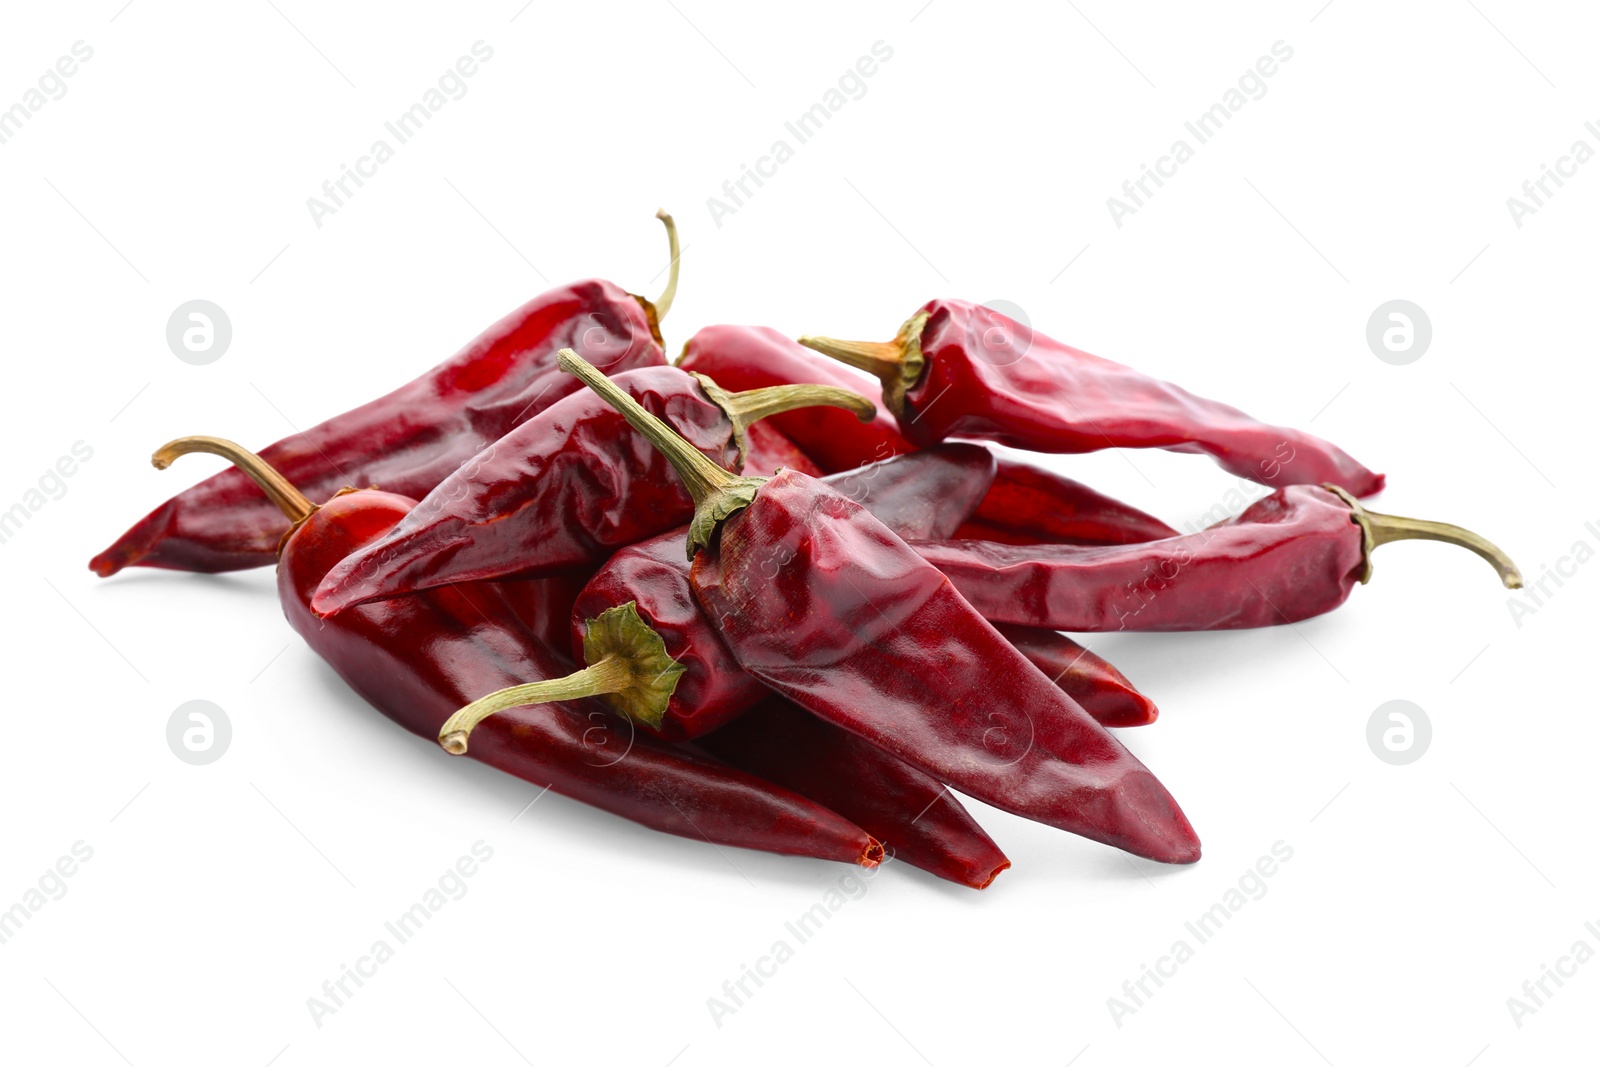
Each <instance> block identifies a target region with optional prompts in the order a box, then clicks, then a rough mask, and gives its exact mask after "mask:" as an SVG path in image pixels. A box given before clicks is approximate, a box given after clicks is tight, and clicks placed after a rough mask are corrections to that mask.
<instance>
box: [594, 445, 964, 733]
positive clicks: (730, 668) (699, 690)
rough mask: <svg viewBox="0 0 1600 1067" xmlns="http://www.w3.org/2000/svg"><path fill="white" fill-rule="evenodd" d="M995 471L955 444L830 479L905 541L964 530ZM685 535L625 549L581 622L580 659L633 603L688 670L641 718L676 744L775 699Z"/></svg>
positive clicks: (597, 579)
mask: <svg viewBox="0 0 1600 1067" xmlns="http://www.w3.org/2000/svg"><path fill="white" fill-rule="evenodd" d="M635 436H636V435H635ZM641 440H642V439H641ZM993 471H994V459H993V457H992V456H991V455H990V453H989V451H988V450H987V449H984V448H981V447H979V446H978V445H967V444H951V445H942V446H940V447H938V448H930V449H927V450H925V451H922V452H914V453H912V454H911V455H908V456H897V457H895V458H893V459H888V460H884V461H883V462H882V463H880V464H873V465H871V466H867V467H861V468H858V469H857V470H854V471H846V472H845V473H843V474H834V475H830V476H829V477H828V478H826V479H824V481H825V482H826V483H827V484H829V485H831V486H833V487H834V488H835V489H837V490H838V491H840V492H842V493H844V494H845V495H847V496H849V497H850V498H851V499H852V500H855V501H857V502H859V503H860V504H861V505H862V506H863V507H865V508H866V509H867V510H869V511H871V512H872V514H873V515H875V516H877V518H878V520H879V521H880V522H882V523H883V524H884V525H886V526H888V527H889V528H890V529H892V530H894V531H895V532H896V533H897V534H898V535H899V536H901V537H904V538H914V537H938V536H939V532H940V531H944V532H949V531H951V530H954V529H955V527H956V526H957V524H959V523H960V521H961V519H962V518H963V517H964V516H965V515H966V514H967V513H968V512H970V511H971V510H972V508H973V506H974V505H975V504H976V503H977V500H978V498H979V497H980V496H982V495H983V491H984V489H985V487H986V486H987V485H988V483H989V479H990V477H992V475H993ZM685 532H686V531H685V530H683V529H681V528H680V529H677V530H671V531H669V532H667V533H664V534H660V535H658V536H656V537H652V538H650V539H648V540H645V541H641V542H639V543H638V544H636V545H630V546H629V547H627V548H624V549H622V550H621V551H619V552H617V554H616V555H614V556H612V557H611V559H609V560H608V561H607V562H606V564H605V565H604V566H603V567H601V568H600V570H599V571H598V572H596V574H595V576H594V577H593V578H592V579H591V580H590V582H589V584H588V585H587V586H585V587H584V589H583V592H581V593H580V594H579V595H578V597H577V600H576V601H575V602H574V604H573V610H572V615H571V640H572V646H573V648H574V650H575V653H574V654H575V655H577V656H578V657H579V658H580V659H585V660H587V656H586V655H585V653H584V645H585V642H586V640H587V637H588V632H589V629H590V627H591V626H592V625H593V623H594V620H595V619H597V618H599V617H601V616H603V615H604V614H605V612H607V611H608V610H610V609H613V608H617V607H620V606H621V605H623V604H630V603H631V604H633V605H634V610H635V611H636V612H637V613H638V615H639V618H640V619H641V620H642V621H643V623H644V625H645V626H647V627H648V628H649V629H650V630H652V631H654V632H655V633H656V634H657V635H658V636H659V638H660V640H661V642H662V644H663V646H664V647H665V648H666V652H667V655H668V656H669V657H671V659H672V662H674V663H677V664H679V665H681V666H682V667H683V671H682V674H681V676H680V677H679V678H678V680H677V688H676V689H675V690H674V691H673V693H672V694H671V697H670V699H669V701H668V702H667V704H666V707H665V709H664V710H662V711H661V712H660V714H659V715H658V714H656V713H655V712H654V711H653V710H652V711H651V712H650V713H649V715H648V717H644V718H641V719H640V720H639V721H640V724H641V725H642V726H643V727H644V728H645V729H646V730H648V731H650V732H652V733H656V734H659V735H660V736H663V737H668V738H672V739H681V738H694V737H699V736H701V735H703V734H706V733H709V732H710V731H712V730H715V729H717V728H718V727H720V726H721V725H722V724H723V723H726V722H728V721H730V720H731V719H734V718H736V717H738V716H739V715H741V714H743V713H744V712H745V711H747V710H748V709H750V708H752V707H754V706H755V705H756V704H758V703H760V702H761V701H762V700H763V699H765V698H766V697H767V696H768V695H769V690H768V689H767V687H766V686H765V685H763V684H762V683H761V681H760V680H759V679H757V678H755V677H753V676H751V675H749V674H747V673H745V671H744V669H743V668H741V667H740V666H739V663H738V661H737V660H736V659H734V658H733V655H732V653H730V652H729V651H728V648H727V646H725V645H724V644H723V643H722V638H720V637H719V636H717V631H716V628H715V627H714V626H713V625H712V623H711V620H709V619H707V618H706V616H705V613H704V612H702V611H701V610H700V604H699V602H698V601H697V600H696V599H695V596H694V589H693V587H692V586H691V585H690V584H689V561H688V560H687V559H686V558H685V557H684V554H683V538H684V535H685ZM773 576H774V577H776V568H774V575H773ZM623 710H628V709H623Z"/></svg>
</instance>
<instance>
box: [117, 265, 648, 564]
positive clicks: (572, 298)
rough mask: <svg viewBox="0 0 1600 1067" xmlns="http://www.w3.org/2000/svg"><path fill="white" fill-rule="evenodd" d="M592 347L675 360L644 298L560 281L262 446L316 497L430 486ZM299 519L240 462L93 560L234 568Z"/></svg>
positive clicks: (550, 395)
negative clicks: (387, 381) (414, 373)
mask: <svg viewBox="0 0 1600 1067" xmlns="http://www.w3.org/2000/svg"><path fill="white" fill-rule="evenodd" d="M562 348H573V349H576V350H578V351H579V352H585V353H588V355H587V356H586V357H585V358H588V359H590V360H591V362H593V363H594V364H595V365H596V366H604V367H605V368H606V370H607V371H608V372H610V373H616V372H619V371H624V370H630V369H633V368H636V367H649V366H658V365H661V364H664V363H665V362H666V357H665V355H664V354H663V352H662V350H661V343H660V335H659V334H658V333H657V332H656V327H655V312H654V310H653V309H652V308H651V307H650V306H649V302H648V301H644V300H642V299H641V298H639V297H635V296H632V295H630V294H628V293H625V292H623V291H622V290H621V289H620V288H618V287H617V286H616V285H613V284H612V283H611V282H606V281H583V282H575V283H573V284H571V285H564V286H562V287H560V288H559V289H552V290H551V291H549V292H547V293H544V294H542V295H540V296H538V297H535V298H534V299H533V300H530V301H529V302H528V303H526V304H524V305H522V307H520V308H518V309H517V310H515V311H513V312H512V313H511V314H509V315H507V316H506V317H505V318H503V319H501V320H500V321H499V322H497V323H495V324H494V325H493V326H490V327H489V328H488V329H487V330H484V331H483V333H481V334H479V335H478V337H477V338H476V339H475V340H474V341H473V342H472V343H471V344H469V345H467V347H465V348H463V349H462V350H461V351H460V352H458V353H456V355H454V356H452V357H451V358H450V359H448V360H446V361H445V362H443V363H441V364H439V365H438V366H437V367H435V368H433V369H432V370H430V371H428V372H427V373H426V374H424V375H423V376H422V377H420V378H418V379H416V380H415V381H412V382H409V383H408V384H406V385H403V386H401V387H400V388H399V389H396V390H395V391H394V392H392V393H389V394H388V395H387V396H383V397H380V398H379V399H377V400H374V401H372V402H371V403H369V404H363V405H362V406H361V407H358V408H355V409H353V410H351V411H347V412H345V413H344V414H343V415H338V416H335V417H334V418H331V419H329V420H328V421H326V422H323V423H320V424H318V425H316V426H313V427H311V428H310V429H308V430H306V431H304V432H303V433H296V434H293V435H291V436H289V437H286V438H284V439H283V440H282V441H279V442H277V443H276V444H272V445H268V446H267V447H266V448H264V449H262V450H261V453H260V454H261V456H262V458H263V459H265V460H266V461H267V462H268V463H270V464H272V466H273V467H274V468H275V469H277V470H278V471H279V472H280V473H282V474H283V476H284V477H286V478H288V479H289V480H290V481H291V482H293V483H294V484H295V485H296V486H297V487H299V488H300V490H301V491H302V492H304V493H306V494H307V495H309V496H310V497H312V498H313V499H318V500H321V499H325V498H327V497H330V496H332V495H333V494H334V493H335V492H337V491H338V490H339V489H340V488H341V487H343V486H373V485H376V486H378V487H380V488H382V489H385V490H387V491H389V492H394V493H399V494H402V495H405V496H409V497H413V498H421V497H423V496H425V495H426V494H427V493H428V492H429V491H430V490H432V489H433V487H434V486H436V485H438V484H439V483H440V482H441V481H443V480H444V479H445V478H446V477H447V476H448V475H449V474H451V472H453V471H454V470H455V469H456V468H457V467H459V466H460V465H461V464H462V463H464V462H466V461H467V460H469V459H471V458H472V456H473V455H475V454H476V453H477V452H478V451H479V450H481V449H482V448H483V447H484V446H485V445H488V444H489V443H490V442H492V441H494V440H496V439H497V438H499V437H501V436H503V435H504V434H505V433H506V432H507V431H509V430H510V429H511V428H512V427H513V426H516V425H518V424H519V423H521V422H523V421H524V420H526V419H528V418H531V417H532V416H534V415H537V414H538V413H539V412H540V411H542V410H544V409H545V408H547V407H549V406H550V405H551V404H553V403H555V402H556V401H557V400H560V399H561V398H562V397H564V396H567V395H569V394H571V393H573V392H575V391H576V389H575V386H574V383H573V380H572V377H571V376H570V375H566V374H561V373H560V372H558V371H557V370H556V365H555V354H556V352H557V351H558V350H559V349H562ZM288 528H289V523H288V522H287V520H285V519H284V517H283V516H282V515H281V514H280V513H279V512H278V509H277V508H276V507H274V506H273V504H272V502H271V501H269V500H268V499H267V498H266V496H265V495H263V494H262V492H261V490H260V489H258V488H256V486H255V484H254V483H253V482H251V481H250V479H249V478H248V477H246V476H245V475H244V474H242V473H241V472H240V471H238V470H234V469H229V470H225V471H223V472H222V473H220V474H217V475H213V476H212V477H210V478H207V479H206V480H205V481H203V482H201V483H200V484H199V485H196V486H194V487H193V488H191V489H187V490H185V491H183V492H182V493H179V494H178V495H177V496H175V497H173V498H172V499H170V500H168V501H167V502H166V503H165V504H162V505H161V506H160V507H158V508H156V509H155V510H154V511H152V512H151V513H150V514H149V515H147V516H145V517H144V518H143V519H141V520H139V522H137V523H135V524H134V526H133V527H132V528H131V529H129V530H128V531H127V532H126V533H124V534H123V535H122V536H121V537H119V538H117V540H116V542H115V543H113V544H112V545H111V547H110V548H108V549H106V550H105V551H104V552H101V553H100V554H99V555H98V556H96V557H95V558H94V559H93V560H91V561H90V563H89V566H90V569H92V570H93V571H95V573H97V574H99V575H100V576H101V577H105V576H108V575H111V574H115V573H116V572H117V571H119V570H121V569H122V568H123V567H128V566H140V567H164V568H168V569H171V570H183V571H205V572H217V571H232V570H241V569H244V568H248V567H265V566H269V565H270V564H272V563H273V562H274V561H275V560H276V559H277V549H278V542H279V540H281V539H282V537H283V535H284V533H285V531H287V530H288Z"/></svg>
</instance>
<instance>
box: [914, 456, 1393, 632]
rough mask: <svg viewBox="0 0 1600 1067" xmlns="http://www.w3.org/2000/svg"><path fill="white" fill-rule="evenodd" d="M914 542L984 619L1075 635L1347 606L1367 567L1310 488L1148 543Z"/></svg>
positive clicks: (1344, 515) (1349, 527)
mask: <svg viewBox="0 0 1600 1067" xmlns="http://www.w3.org/2000/svg"><path fill="white" fill-rule="evenodd" d="M914 547H915V548H916V549H917V551H918V553H920V554H921V556H922V557H923V558H924V559H926V560H928V561H929V562H930V563H932V564H933V565H934V566H936V567H938V568H939V569H940V570H942V571H944V572H945V574H946V575H948V576H949V578H950V580H951V582H953V583H954V584H955V587H956V588H957V589H959V590H960V591H961V594H962V595H963V596H964V597H966V598H967V600H969V601H970V602H971V603H972V604H973V606H974V607H976V608H977V609H978V610H979V611H980V612H982V613H984V614H985V615H987V616H989V617H991V618H994V619H998V620H1001V621H1004V622H1014V623H1024V624H1027V625H1030V626H1045V627H1050V628H1052V629H1059V630H1076V631H1080V632H1087V631H1094V630H1232V629H1239V628H1243V627H1251V626H1273V625H1277V624H1279V623H1286V622H1299V621H1300V620H1301V619H1308V618H1311V617H1312V616H1314V615H1320V614H1322V613H1323V612H1326V611H1332V610H1333V609H1334V608H1336V607H1338V606H1339V605H1340V604H1342V603H1344V601H1345V598H1346V597H1348V596H1349V595H1350V590H1351V589H1352V588H1354V586H1355V584H1356V582H1357V581H1359V580H1360V577H1361V574H1362V567H1363V560H1364V556H1363V550H1362V531H1361V527H1360V526H1358V525H1356V524H1355V523H1354V522H1352V521H1351V510H1350V505H1349V504H1347V503H1346V502H1345V501H1343V500H1341V499H1340V498H1339V497H1337V496H1335V495H1334V494H1332V493H1330V492H1328V491H1327V490H1325V489H1319V488H1316V487H1315V486H1291V487H1289V488H1287V489H1280V490H1278V491H1277V492H1275V493H1272V494H1271V495H1269V496H1267V497H1264V498H1262V499H1261V500H1258V501H1257V502H1255V503H1254V504H1252V505H1250V507H1249V508H1247V509H1245V511H1243V512H1242V513H1240V514H1239V515H1238V516H1236V517H1235V518H1232V519H1229V520H1228V521H1226V522H1223V523H1219V524H1217V525H1216V526H1211V527H1208V528H1206V529H1204V530H1200V531H1197V532H1196V533H1192V534H1187V535H1185V536H1182V537H1174V538H1168V539H1167V540H1165V541H1152V542H1150V543H1149V544H1144V545H1124V546H1115V547H1093V548H1084V547H1076V546H1056V545H997V544H990V543H986V542H982V541H950V542H945V543H942V544H939V543H932V542H919V543H917V544H916V545H915V546H914Z"/></svg>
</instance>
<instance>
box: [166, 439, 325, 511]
mask: <svg viewBox="0 0 1600 1067" xmlns="http://www.w3.org/2000/svg"><path fill="white" fill-rule="evenodd" d="M191 452H204V453H207V454H208V455H213V456H221V457H222V458H223V459H226V460H229V461H230V462H232V463H233V465H234V466H235V467H238V468H239V469H240V470H242V471H244V473H245V474H247V475H249V477H250V479H251V481H253V482H255V483H256V484H257V485H259V486H260V487H261V491H262V492H263V493H265V494H267V499H268V500H270V501H272V502H273V503H274V504H276V505H277V507H278V510H279V511H281V512H283V516H284V518H286V519H288V520H289V521H290V522H291V523H296V524H298V523H302V522H304V521H306V519H308V518H310V517H311V513H312V512H313V511H316V510H317V505H315V504H313V503H312V502H311V501H309V500H307V499H306V497H305V494H304V493H302V492H300V490H298V489H296V488H295V487H294V486H293V485H290V484H289V479H287V478H285V477H284V476H283V475H281V474H279V473H278V472H277V471H276V470H274V469H273V467H272V465H271V464H269V463H268V462H267V461H266V460H264V459H262V458H261V457H260V456H258V455H256V454H255V453H254V452H252V451H250V450H249V449H247V448H245V447H244V446H243V445H238V444H235V443H234V442H232V441H229V440H226V439H224V438H221V437H199V436H197V437H180V438H178V439H177V440H176V441H168V442H167V443H166V444H164V445H162V446H161V447H160V448H158V449H156V451H155V454H154V455H153V456H151V457H150V462H151V463H152V464H153V465H154V466H155V468H156V470H158V471H164V470H166V469H167V468H168V467H169V466H171V465H172V461H173V460H175V459H177V458H178V457H179V456H187V455H189V454H190V453H191Z"/></svg>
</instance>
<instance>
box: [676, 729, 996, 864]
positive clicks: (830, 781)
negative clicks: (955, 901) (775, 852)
mask: <svg viewBox="0 0 1600 1067" xmlns="http://www.w3.org/2000/svg"><path fill="white" fill-rule="evenodd" d="M696 744H697V745H698V746H699V747H701V748H703V749H705V750H706V751H708V752H710V753H711V754H712V755H713V756H716V757H717V758H718V759H720V760H723V761H724V762H726V763H728V764H730V765H732V766H734V767H737V768H739V769H740V770H742V771H747V772H749V773H750V774H753V775H756V776H757V777H758V778H762V779H765V780H766V781H769V782H775V783H777V784H778V785H781V786H783V787H784V788H786V789H792V790H794V791H795V792H796V793H799V794H800V795H801V796H806V797H810V798H811V799H812V800H815V801H816V802H817V803H819V804H821V805H822V806H823V807H825V808H829V809H830V810H832V811H837V812H838V813H839V814H840V815H843V816H844V817H845V818H847V819H849V820H850V821H851V822H853V823H855V824H856V825H858V826H860V827H861V828H862V829H864V830H866V831H867V832H868V833H869V834H871V835H872V836H873V837H876V838H877V839H878V840H879V841H882V842H883V845H884V851H885V852H886V853H887V854H888V855H889V856H890V858H892V859H896V860H899V861H901V862H903V863H909V864H911V865H912V866H913V867H920V868H922V869H923V870H925V871H928V872H930V873H932V874H935V875H938V876H939V877H940V878H944V879H948V880H949V881H952V882H959V883H960V884H962V885H965V886H971V887H972V888H973V889H983V888H985V887H987V886H988V885H989V884H990V883H991V882H993V881H994V880H995V878H996V877H998V876H999V874H1000V872H1001V871H1003V870H1005V869H1006V868H1007V867H1009V866H1011V861H1010V860H1008V859H1006V856H1005V853H1003V852H1001V851H1000V847H999V846H998V845H996V844H995V843H994V841H993V839H991V838H990V837H989V835H988V834H986V833H984V832H983V828H982V827H980V826H979V825H978V824H977V823H976V822H974V821H973V818H972V816H971V815H969V814H967V809H966V808H963V807H962V806H961V802H960V801H958V800H957V799H956V798H955V797H954V796H953V795H952V794H951V793H950V791H949V790H948V789H946V788H945V787H944V786H942V785H940V784H939V783H938V782H937V781H935V780H934V779H933V778H930V777H929V776H927V775H926V774H923V773H922V772H921V771H919V770H917V769H916V768H914V767H911V766H908V765H907V764H905V763H903V762H901V761H900V760H897V759H895V758H894V757H893V756H891V755H889V754H888V753H887V752H884V751H883V750H882V749H880V748H877V747H875V746H873V745H870V744H868V743H867V742H865V741H863V740H861V738H859V737H857V736H856V735H855V734H852V733H850V732H849V731H848V730H841V729H839V727H837V726H834V725H832V724H831V723H826V722H823V721H822V720H821V719H819V718H817V717H816V716H814V715H811V714H809V713H808V712H805V711H802V710H801V709H800V708H797V707H795V706H794V705H793V704H791V703H789V702H788V701H787V700H783V699H781V698H777V697H769V698H768V699H767V700H765V701H763V702H762V703H761V704H759V705H758V706H757V707H755V708H753V709H751V711H750V712H749V713H748V714H746V715H744V716H741V717H740V719H739V720H738V721H737V722H734V723H730V724H729V725H727V726H724V727H723V728H722V729H720V730H718V731H716V732H715V733H712V734H709V735H707V736H706V737H703V738H701V739H700V740H699V741H698V742H696Z"/></svg>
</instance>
